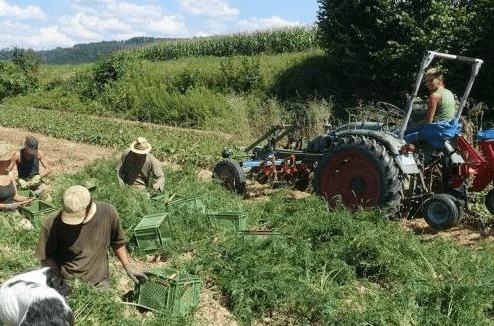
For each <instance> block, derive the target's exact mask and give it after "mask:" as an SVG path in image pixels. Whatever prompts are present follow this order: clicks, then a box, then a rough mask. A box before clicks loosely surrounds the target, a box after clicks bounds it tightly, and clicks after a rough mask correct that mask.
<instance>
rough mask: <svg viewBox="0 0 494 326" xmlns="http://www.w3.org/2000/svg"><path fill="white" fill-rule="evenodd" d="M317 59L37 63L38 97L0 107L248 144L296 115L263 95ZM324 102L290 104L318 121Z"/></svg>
mask: <svg viewBox="0 0 494 326" xmlns="http://www.w3.org/2000/svg"><path fill="white" fill-rule="evenodd" d="M320 55H321V51H320V50H309V51H305V52H300V53H289V54H280V55H275V56H273V55H260V56H251V57H247V56H236V57H230V58H216V57H200V58H184V59H179V60H173V61H165V62H148V61H136V60H135V58H134V57H130V58H129V57H126V56H125V55H124V54H122V53H118V56H117V57H115V58H113V59H111V60H110V61H108V60H107V59H106V58H104V59H102V62H101V63H98V64H96V63H94V64H91V65H88V64H86V65H83V66H78V65H75V66H74V67H75V68H74V70H75V71H74V73H70V71H69V70H67V67H66V66H63V67H58V66H42V67H41V68H40V75H41V76H43V78H41V79H40V87H39V89H38V90H37V91H36V92H31V93H29V94H27V95H25V96H18V97H10V98H6V99H4V101H3V103H4V104H15V105H20V106H31V107H40V108H45V109H53V110H58V111H70V112H77V113H84V114H93V115H100V116H106V117H118V118H123V119H128V120H138V121H145V122H153V123H160V124H167V125H174V126H180V127H187V128H197V129H208V130H218V131H222V132H228V133H230V134H232V135H234V136H235V137H236V138H237V139H239V140H245V141H247V142H248V141H252V139H253V138H254V137H256V136H257V134H252V132H251V130H254V131H256V132H257V131H258V130H259V129H264V127H265V126H266V125H268V126H270V123H274V122H285V123H292V122H293V121H294V120H296V118H298V116H296V115H293V112H294V111H293V108H294V107H295V106H294V105H291V104H290V103H285V102H284V101H280V100H279V99H278V98H277V96H276V94H274V95H273V94H268V93H267V90H269V89H272V88H273V84H276V83H277V82H278V78H281V77H280V76H283V73H284V72H285V71H286V70H287V69H290V67H292V66H294V65H300V64H303V62H305V61H306V60H307V59H308V58H310V57H312V56H320ZM96 66H98V68H96ZM114 69H115V70H117V71H124V73H123V74H122V75H120V76H119V77H118V78H117V79H116V80H113V79H111V78H106V77H105V76H107V77H108V76H109V74H108V73H111V71H113V70H114ZM96 72H98V74H96ZM96 76H98V77H97V78H96ZM322 103H323V102H322V101H321V100H320V99H316V98H314V99H309V100H306V99H304V98H298V99H297V104H296V107H297V108H298V109H300V110H302V111H307V113H308V114H309V115H313V114H317V115H318V117H315V118H316V119H321V118H322V117H323V116H327V115H328V114H329V112H330V111H331V103H330V102H328V101H327V102H326V104H327V105H321V104H322ZM314 107H320V108H323V107H324V110H325V111H326V112H322V111H319V110H316V111H314V110H312V108H314ZM261 120H263V121H264V122H263V123H261V124H260V122H261ZM270 121H271V122H270Z"/></svg>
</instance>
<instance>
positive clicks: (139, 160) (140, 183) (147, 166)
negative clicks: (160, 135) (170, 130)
mask: <svg viewBox="0 0 494 326" xmlns="http://www.w3.org/2000/svg"><path fill="white" fill-rule="evenodd" d="M150 152H151V144H150V143H148V141H147V140H146V138H144V137H138V138H137V139H136V141H134V142H133V143H132V144H130V147H129V148H127V149H126V150H125V151H124V152H123V154H122V156H121V157H120V161H119V162H118V164H117V177H118V181H119V182H120V184H121V185H124V184H128V185H131V186H135V187H138V188H141V189H146V186H147V184H148V182H149V178H150V177H151V175H152V176H153V177H154V183H153V190H154V191H163V190H164V188H165V174H164V173H163V170H162V169H161V164H160V162H159V161H158V160H157V159H156V158H155V157H154V156H153V155H152V154H151V153H150Z"/></svg>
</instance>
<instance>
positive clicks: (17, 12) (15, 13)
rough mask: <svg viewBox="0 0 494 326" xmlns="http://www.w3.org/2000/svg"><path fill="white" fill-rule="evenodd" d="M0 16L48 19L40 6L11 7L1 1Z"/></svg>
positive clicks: (3, 0)
mask: <svg viewBox="0 0 494 326" xmlns="http://www.w3.org/2000/svg"><path fill="white" fill-rule="evenodd" d="M0 16H4V17H10V18H17V19H38V20H45V19H46V15H45V13H44V12H43V10H41V8H40V7H38V6H34V5H29V6H26V7H24V8H22V7H19V6H15V5H11V4H9V3H8V2H7V1H5V0H0Z"/></svg>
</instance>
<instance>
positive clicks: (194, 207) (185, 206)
mask: <svg viewBox="0 0 494 326" xmlns="http://www.w3.org/2000/svg"><path fill="white" fill-rule="evenodd" d="M168 210H169V211H171V212H172V211H173V212H178V213H181V214H205V213H206V205H204V202H203V201H202V200H201V199H200V198H198V197H191V198H176V199H174V200H172V201H171V202H169V203H168Z"/></svg>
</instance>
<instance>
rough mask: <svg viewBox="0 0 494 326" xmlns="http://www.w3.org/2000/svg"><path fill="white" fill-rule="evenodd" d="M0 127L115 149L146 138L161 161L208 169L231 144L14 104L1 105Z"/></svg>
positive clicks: (215, 137) (205, 135) (210, 136)
mask: <svg viewBox="0 0 494 326" xmlns="http://www.w3.org/2000/svg"><path fill="white" fill-rule="evenodd" d="M0 125H3V126H7V127H14V128H23V129H27V130H31V131H35V132H39V133H42V134H45V135H50V136H53V137H56V138H62V139H68V140H72V141H78V142H84V143H88V144H96V145H100V146H108V147H113V148H116V149H123V148H125V147H127V146H128V145H129V144H130V143H131V142H132V141H134V140H135V139H136V138H137V137H138V136H143V137H146V138H147V139H148V140H149V141H150V143H151V144H152V145H153V152H154V153H155V155H156V156H157V157H158V158H167V159H169V160H172V161H176V162H178V163H192V164H196V165H200V166H205V167H209V166H211V165H212V164H213V162H215V161H216V160H217V159H218V158H219V156H220V152H221V149H223V148H224V147H225V146H228V145H232V144H231V142H230V141H229V137H227V136H226V135H224V134H220V133H213V132H201V131H195V130H187V129H180V128H172V127H164V126H157V125H151V124H144V123H132V122H128V121H121V120H114V119H102V118H100V117H96V116H88V115H83V114H76V113H69V112H59V111H52V110H42V109H36V108H26V107H19V106H12V105H0Z"/></svg>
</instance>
